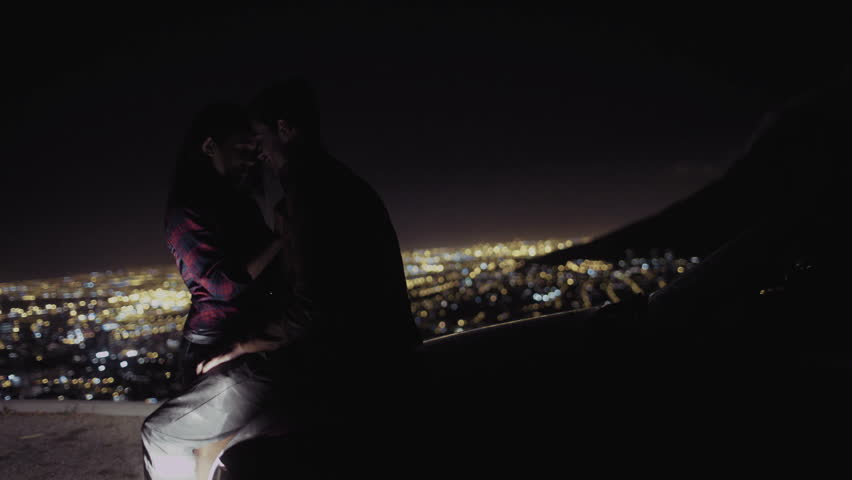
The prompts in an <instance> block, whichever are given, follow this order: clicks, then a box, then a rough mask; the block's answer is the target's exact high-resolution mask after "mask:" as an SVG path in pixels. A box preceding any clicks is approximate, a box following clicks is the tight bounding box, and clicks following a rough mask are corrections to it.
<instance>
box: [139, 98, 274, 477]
mask: <svg viewBox="0 0 852 480" xmlns="http://www.w3.org/2000/svg"><path fill="white" fill-rule="evenodd" d="M250 140H251V138H250V132H249V124H248V121H247V118H246V116H245V114H244V111H243V110H242V109H241V108H240V107H238V106H234V105H227V104H222V105H212V106H209V107H207V108H205V109H204V110H202V111H201V112H200V113H199V114H198V115H197V116H196V118H195V120H194V122H193V124H192V127H191V128H190V130H189V132H188V134H187V136H186V139H185V142H184V148H183V151H182V153H181V156H180V157H179V159H178V164H177V168H176V171H175V177H174V182H173V186H172V189H171V192H170V194H169V199H168V204H167V208H166V216H165V230H166V236H167V239H166V240H167V245H168V247H169V249H170V251H171V252H172V254H173V255H174V257H175V261H176V264H177V266H178V269H179V271H180V274H181V276H182V277H183V279H184V281H185V283H186V285H187V288H188V289H189V291H190V294H191V295H192V305H191V307H190V311H189V313H188V316H187V319H186V323H185V325H184V329H183V334H184V335H183V343H182V345H181V351H180V355H179V361H180V365H179V369H180V372H179V376H180V378H181V381H182V383H183V386H184V388H185V391H184V393H182V394H181V395H179V396H177V397H175V398H172V399H171V400H169V401H168V402H166V403H165V404H163V405H162V406H161V407H160V408H158V409H157V410H156V411H155V412H154V413H152V414H151V415H150V416H149V417H148V418H147V419H146V420H145V422H144V424H143V426H142V440H143V449H144V450H143V454H144V462H145V477H146V478H149V479H165V478H175V479H176V478H186V479H191V478H196V475H197V476H198V478H206V472H207V471H208V470H209V466H210V464H211V463H212V459H213V457H215V452H216V447H217V446H219V448H221V445H222V444H223V442H225V441H227V439H229V438H230V437H231V436H232V435H233V434H234V433H235V432H236V431H237V430H238V429H239V428H241V427H242V426H243V425H245V424H246V423H247V422H248V421H249V420H250V419H251V418H252V417H254V416H255V415H256V414H257V412H258V411H260V410H261V409H262V408H264V406H265V405H267V404H268V403H269V402H270V401H271V400H270V398H271V392H272V390H273V383H274V382H273V380H272V376H273V375H272V373H274V370H275V369H274V368H271V367H270V366H269V364H268V357H265V356H263V355H261V354H260V353H258V352H265V351H272V350H275V349H277V348H278V347H280V346H281V345H282V343H283V338H281V337H280V336H279V337H268V336H267V337H264V331H265V330H266V327H267V325H268V324H269V319H271V318H274V317H275V316H276V315H280V311H279V309H280V305H279V304H278V303H276V301H275V299H276V298H278V293H279V291H278V290H279V287H280V285H281V276H280V274H279V273H278V269H277V265H278V264H277V263H275V262H273V259H274V258H275V257H276V256H277V255H278V252H279V251H280V249H281V246H282V241H281V238H280V236H278V235H276V234H275V233H274V232H272V231H271V230H270V229H269V228H268V227H267V226H266V225H265V224H264V219H263V217H262V216H261V214H260V213H261V212H260V210H259V209H258V206H257V205H256V204H255V203H254V201H253V200H252V199H251V198H250V197H249V195H248V194H247V193H248V191H247V190H248V186H249V181H248V180H249V177H248V172H249V171H248V170H247V167H246V166H247V165H248V164H250V163H251V162H252V161H254V155H255V154H254V150H253V148H252V144H251V143H250ZM270 265H271V266H272V267H271V268H270ZM225 360H232V361H228V362H226V361H225ZM194 453H196V454H199V455H194Z"/></svg>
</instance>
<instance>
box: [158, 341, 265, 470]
mask: <svg viewBox="0 0 852 480" xmlns="http://www.w3.org/2000/svg"><path fill="white" fill-rule="evenodd" d="M259 361H260V359H259V358H258V357H257V355H256V354H248V355H244V356H243V357H240V358H237V359H235V360H233V361H231V362H227V363H224V364H222V365H220V366H218V367H216V368H214V369H213V370H211V371H210V372H208V373H206V374H204V375H202V376H201V377H200V378H199V379H198V380H197V381H196V382H195V383H193V384H192V385H191V386H190V387H189V389H187V390H186V391H185V392H184V393H183V394H181V395H179V396H177V397H174V398H172V399H170V400H169V401H167V402H166V403H164V404H163V405H162V406H160V408H158V409H157V410H156V411H154V413H152V414H151V415H149V416H148V418H146V419H145V422H144V423H143V424H142V446H143V457H144V465H145V478H146V479H152V480H157V479H186V480H194V479H195V478H196V477H195V475H196V457H195V456H194V454H193V449H198V448H201V447H204V446H207V445H209V444H212V443H215V442H218V441H221V440H223V439H227V438H228V437H230V436H231V435H233V434H234V433H235V432H236V431H238V430H239V429H240V428H241V427H242V426H244V425H245V424H246V423H248V422H249V420H251V419H252V417H254V416H255V415H256V414H257V413H258V412H259V411H261V410H262V409H263V408H264V407H265V406H266V405H268V404H269V402H270V400H271V399H270V396H271V395H270V394H271V393H272V391H273V382H272V381H271V379H270V378H268V377H266V376H264V375H259V374H258V369H257V362H259Z"/></svg>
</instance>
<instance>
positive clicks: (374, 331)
mask: <svg viewBox="0 0 852 480" xmlns="http://www.w3.org/2000/svg"><path fill="white" fill-rule="evenodd" d="M249 112H250V114H251V117H252V125H253V129H254V132H255V134H256V142H257V144H258V145H259V148H258V150H259V158H260V159H261V160H262V161H263V162H264V163H265V164H266V165H268V166H269V167H270V168H271V169H272V170H273V171H274V172H276V174H277V176H278V178H279V180H280V183H281V187H282V190H283V198H282V200H281V201H280V202H278V204H277V205H276V212H277V213H278V216H277V219H278V222H279V226H278V230H279V231H281V232H282V235H283V237H284V238H283V240H284V245H283V247H282V252H281V256H280V259H281V260H282V262H283V265H282V270H284V272H285V276H286V279H287V281H286V282H285V283H286V284H287V285H290V286H291V292H290V297H289V298H291V299H292V300H293V304H295V305H298V308H297V309H296V310H297V312H307V313H308V315H306V316H307V317H309V320H308V321H307V322H304V323H303V324H302V325H301V327H303V328H294V327H295V326H293V325H291V326H290V328H288V331H289V332H292V331H296V332H298V334H297V335H292V336H298V338H299V340H300V341H301V342H302V343H303V344H304V345H306V347H305V348H306V350H308V351H309V352H311V354H309V356H310V358H311V359H312V360H311V361H310V364H311V369H310V373H308V375H309V376H310V377H311V379H312V381H311V382H310V387H309V390H310V391H312V392H315V393H314V398H316V402H317V403H322V406H321V408H320V411H321V412H322V416H323V417H324V418H323V419H320V420H326V421H327V422H330V423H332V424H333V425H336V426H337V427H336V428H334V430H335V431H336V432H337V433H336V434H335V435H334V437H335V439H330V440H333V441H332V446H331V447H329V448H327V449H326V450H325V451H328V452H332V451H335V448H336V447H334V446H333V445H335V444H336V445H338V446H340V447H341V448H343V449H344V450H346V451H347V452H352V451H353V450H358V449H361V448H363V449H365V450H364V452H365V453H367V455H363V456H361V455H357V454H355V455H353V458H361V459H368V458H373V460H374V461H373V462H371V465H370V466H369V467H365V468H367V470H365V471H371V472H373V473H375V472H376V470H375V463H376V462H377V461H378V460H377V459H376V458H375V457H374V455H373V454H374V452H375V451H385V452H386V453H388V450H387V448H392V449H393V448H398V447H403V445H402V444H403V443H404V442H401V441H400V439H401V438H404V437H405V436H406V435H408V434H410V433H411V432H412V431H415V430H416V426H415V425H414V424H413V423H412V421H413V418H414V417H413V413H414V412H413V411H412V410H413V406H412V403H411V396H410V395H411V393H412V390H411V389H412V388H416V386H417V383H418V380H419V376H418V375H417V373H416V372H417V371H418V370H417V368H416V363H415V362H414V361H413V360H414V356H413V352H414V350H415V348H416V347H417V346H419V345H420V344H421V343H422V340H421V337H420V334H419V332H418V329H417V326H416V324H415V323H414V321H413V318H412V314H411V306H410V302H409V298H408V289H407V285H406V281H405V273H404V266H403V263H402V257H401V253H400V248H399V242H398V240H397V236H396V232H395V230H394V227H393V224H392V223H391V220H390V216H389V214H388V212H387V210H386V208H385V205H384V203H383V202H382V199H381V198H380V196H379V195H378V193H376V191H375V190H374V189H373V188H372V187H371V186H370V185H369V184H368V183H367V182H365V181H364V180H363V179H361V178H360V177H358V176H357V175H355V174H354V173H353V172H352V171H351V170H350V169H349V168H347V167H346V166H344V165H343V164H342V163H340V162H339V161H338V160H336V159H335V158H334V157H332V156H331V155H330V154H329V153H328V152H327V151H326V149H325V148H324V146H323V144H322V141H321V135H320V124H319V113H318V108H317V103H316V99H315V96H314V93H313V91H312V89H311V88H310V87H309V86H308V85H307V84H306V83H305V82H304V81H302V80H299V79H290V80H288V81H285V82H283V83H280V84H277V85H274V86H272V87H270V88H268V89H266V90H265V91H263V92H261V93H260V94H259V95H258V96H257V97H256V98H255V99H254V100H253V101H252V102H251V103H250V107H249ZM292 317H293V316H291V318H292ZM370 436H372V438H369V437H370ZM371 440H378V442H374V441H371ZM336 453H341V451H340V450H336ZM353 469H354V470H357V466H353Z"/></svg>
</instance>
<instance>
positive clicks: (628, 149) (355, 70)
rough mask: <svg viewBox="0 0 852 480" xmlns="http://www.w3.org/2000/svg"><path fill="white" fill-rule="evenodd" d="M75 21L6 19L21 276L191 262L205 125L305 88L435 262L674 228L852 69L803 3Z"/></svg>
mask: <svg viewBox="0 0 852 480" xmlns="http://www.w3.org/2000/svg"><path fill="white" fill-rule="evenodd" d="M17 8H19V7H17ZM53 8H54V7H51V9H52V10H49V11H48V10H47V9H44V10H34V9H32V8H29V9H27V10H18V11H15V10H12V11H9V12H7V13H6V14H4V18H3V20H2V23H3V25H2V30H3V33H2V34H0V35H2V38H0V40H2V45H3V47H2V48H3V59H4V73H3V76H4V80H5V81H6V83H7V86H6V87H4V90H3V95H2V98H3V115H2V118H3V125H2V127H3V128H2V131H3V135H4V141H3V142H2V146H3V150H4V155H3V157H4V160H3V175H2V188H0V212H2V218H3V221H2V228H3V230H2V232H0V233H2V235H0V238H2V240H0V242H1V243H0V281H9V280H21V279H26V278H39V277H48V276H56V275H63V274H67V273H76V272H85V271H95V270H104V269H107V268H115V267H121V266H137V265H146V264H156V263H170V262H171V261H172V258H171V257H170V255H169V254H168V251H167V250H166V248H165V244H164V240H163V231H162V218H161V217H162V210H163V204H164V201H165V195H166V189H167V186H168V185H167V184H168V179H169V175H170V171H171V168H172V166H173V163H174V160H175V152H176V150H177V146H178V142H179V140H180V138H181V136H182V134H183V131H184V129H185V128H186V127H187V123H188V121H189V119H190V117H191V115H192V114H193V112H194V111H196V110H197V109H198V108H200V107H201V106H202V105H203V104H205V103H206V102H210V101H217V100H233V101H240V102H244V101H246V100H248V99H249V98H250V97H251V95H252V94H254V93H256V92H257V91H258V90H259V89H261V88H262V87H263V86H265V85H268V84H269V83H271V82H273V81H275V80H279V79H282V78H285V77H286V76H288V75H292V74H298V75H301V76H304V77H306V78H308V79H309V80H311V81H312V82H313V83H314V85H315V87H316V88H317V91H318V93H319V96H320V103H321V108H322V114H323V128H324V137H325V139H326V143H327V145H328V147H329V150H330V151H331V152H332V154H334V155H335V156H337V157H338V158H339V159H340V160H341V161H343V162H344V163H346V164H348V165H349V166H350V167H352V168H353V169H354V170H355V171H356V172H357V173H359V174H360V175H362V176H363V177H364V178H366V179H367V180H368V181H369V182H370V183H371V184H373V186H374V187H375V188H376V189H377V190H378V191H379V193H380V194H381V195H382V196H383V198H384V200H385V203H386V205H387V207H388V210H389V211H390V213H391V216H392V219H393V221H394V224H395V226H396V229H397V232H398V235H399V238H400V242H401V245H402V247H403V248H420V247H431V246H453V245H461V244H466V243H470V242H474V241H480V240H509V239H512V238H529V239H534V238H543V237H553V236H569V237H573V236H581V235H590V234H591V235H594V234H600V233H603V232H605V231H607V230H611V229H613V228H617V227H618V226H621V225H623V224H625V223H626V222H629V221H632V220H635V219H638V218H640V217H642V216H644V215H647V214H650V213H654V212H655V211H657V210H659V209H661V208H662V207H664V206H666V205H667V204H669V203H671V202H672V201H674V200H677V199H679V198H682V197H683V196H685V195H687V194H689V193H690V192H692V191H695V190H696V189H698V188H700V187H701V186H703V185H705V184H706V183H707V182H709V181H710V180H712V179H713V178H716V177H717V176H718V175H720V174H721V173H722V172H723V171H724V169H725V167H726V166H727V165H729V164H730V162H731V159H732V158H733V154H734V153H735V152H736V150H737V149H738V148H740V147H741V146H742V144H743V142H744V141H745V140H746V139H747V137H748V135H749V133H750V131H751V130H752V129H753V128H754V127H755V125H756V122H757V121H758V120H759V118H760V116H761V112H763V111H765V110H766V109H767V108H770V107H772V106H774V105H776V104H777V103H778V102H780V101H782V100H784V99H785V98H786V97H787V96H789V95H790V94H792V93H795V92H797V91H800V90H801V89H802V88H804V87H806V86H809V85H811V84H814V83H815V82H816V81H818V80H819V79H820V78H824V77H825V75H826V74H829V73H832V72H834V71H837V70H839V65H841V64H842V63H843V62H845V61H848V58H847V57H845V56H844V55H846V54H845V53H844V52H845V51H846V49H847V48H846V45H848V44H847V43H845V42H844V41H843V40H844V38H843V35H844V34H843V33H842V32H843V31H844V30H846V25H848V24H847V23H846V21H847V19H845V18H844V19H841V18H839V17H838V16H836V15H829V14H825V15H824V16H821V15H817V14H813V15H805V14H802V13H801V12H794V13H791V14H787V15H785V14H773V15H768V14H767V13H766V12H762V13H760V14H754V15H745V14H744V13H743V12H741V11H738V12H737V13H736V15H734V14H731V13H726V12H713V13H709V12H668V14H667V15H660V14H657V13H655V12H647V11H642V12H617V14H611V15H597V16H581V15H577V14H574V13H572V12H567V11H551V10H545V9H541V10H529V9H520V8H512V7H505V8H495V9H489V10H440V9H413V8H408V9H357V10H356V9H348V10H344V9H340V8H337V9H333V8H328V9H324V10H319V9H310V10H309V9H306V8H302V7H290V8H282V9H279V10H276V11H266V10H264V11H261V10H238V9H235V8H234V9H225V10H216V11H202V10H194V11H190V10H186V11H174V10H170V11H169V12H168V13H165V12H156V11H138V10H137V11H133V10H118V9H116V10H114V11H108V10H103V9H94V8H93V9H90V10H74V9H70V8H68V9H66V10H55V9H53Z"/></svg>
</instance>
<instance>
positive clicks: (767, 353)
mask: <svg viewBox="0 0 852 480" xmlns="http://www.w3.org/2000/svg"><path fill="white" fill-rule="evenodd" d="M850 86H852V85H850V82H849V77H848V76H847V77H846V78H844V79H842V80H841V81H838V82H836V83H834V84H832V85H830V86H828V87H827V88H825V89H823V90H821V91H819V92H816V93H813V94H811V95H809V96H806V97H804V98H802V99H799V100H797V101H795V102H792V103H791V104H790V105H789V106H788V107H787V108H786V109H784V110H782V111H781V112H779V113H777V114H775V115H772V116H770V117H769V118H768V120H767V122H766V123H765V124H764V125H763V126H762V127H761V129H760V130H759V131H758V133H757V134H756V135H755V137H754V139H753V141H752V142H751V143H750V145H749V147H748V149H747V150H746V152H745V154H744V155H743V156H742V158H741V159H740V160H739V161H738V162H737V163H736V164H735V165H734V167H733V168H732V169H731V170H730V172H728V173H727V174H726V175H725V176H724V177H723V178H722V179H720V180H719V181H718V182H716V183H714V184H713V185H711V186H710V187H708V188H707V189H705V190H703V191H701V192H699V193H697V194H696V195H693V196H692V197H690V198H688V199H687V200H685V201H683V202H680V203H678V204H676V205H674V206H673V207H671V208H669V209H667V210H665V211H664V212H662V213H661V214H660V215H658V216H655V217H653V218H651V219H647V220H644V221H641V222H638V223H636V224H634V225H631V226H629V227H627V228H625V229H623V230H620V231H617V232H614V233H612V234H610V235H607V236H605V237H603V238H602V239H600V240H598V241H596V242H593V243H591V244H588V245H584V246H581V247H577V248H573V249H569V250H566V251H560V252H557V253H554V254H551V255H549V256H546V257H541V258H539V259H538V261H539V262H542V263H548V262H549V263H552V264H555V263H561V262H565V261H567V260H569V259H577V258H593V259H617V258H621V257H622V256H623V255H624V252H625V251H626V250H628V249H633V250H634V252H635V253H636V254H637V255H640V254H645V253H647V252H649V251H650V249H652V248H659V249H667V248H671V249H675V250H676V251H679V252H689V253H691V254H692V253H694V254H700V255H702V262H701V264H700V265H699V266H698V267H697V268H694V269H692V270H690V271H688V272H687V273H686V274H684V275H682V276H681V277H680V278H679V279H678V280H677V281H675V282H673V283H671V284H670V285H668V286H667V287H666V288H664V289H662V290H660V291H658V292H655V293H654V294H653V295H652V296H651V297H650V298H645V297H643V296H638V297H633V298H630V299H628V300H626V301H623V302H620V303H618V304H611V305H606V306H604V307H601V308H590V309H586V310H579V311H574V312H567V313H561V314H555V315H550V316H544V317H539V318H535V319H529V320H521V321H516V322H508V323H506V324H501V325H495V326H491V327H485V328H481V329H478V330H473V331H470V332H464V333H460V334H455V335H450V336H447V337H442V338H438V339H433V340H431V341H428V342H426V343H425V344H424V345H423V346H421V347H420V349H419V350H418V351H417V352H416V353H415V354H414V355H413V356H412V358H410V361H409V362H404V361H400V362H395V364H394V365H386V364H383V362H382V360H381V358H378V359H373V363H369V362H367V363H362V364H361V365H360V367H359V368H356V369H355V370H349V371H348V372H347V373H341V378H344V379H345V380H344V381H342V382H341V383H340V385H344V386H342V387H339V389H338V390H336V393H334V392H330V391H326V392H323V393H319V394H318V395H319V396H320V397H324V398H340V399H341V402H342V403H344V404H345V405H346V406H345V408H344V407H338V408H339V409H338V410H337V411H338V412H343V413H340V414H339V415H338V416H337V417H335V418H336V420H335V421H331V422H327V423H326V424H325V425H323V426H322V427H321V428H314V429H308V430H305V431H302V432H287V433H285V432H278V435H277V436H273V437H269V438H261V439H256V440H252V443H249V442H244V443H239V442H237V443H236V444H235V445H234V446H232V447H231V448H229V449H228V450H227V451H226V453H225V454H224V455H223V457H222V458H223V461H224V463H225V464H226V465H227V466H228V473H225V472H219V475H220V476H221V478H257V477H259V476H261V475H263V476H264V478H277V477H282V478H283V477H284V476H293V475H295V476H300V477H301V478H329V477H332V478H339V477H343V476H346V477H349V476H353V475H361V474H365V475H368V476H370V477H373V478H376V477H379V478H390V477H393V478H412V477H416V478H463V477H470V478H479V477H482V476H484V475H492V474H498V475H499V476H509V475H518V476H521V477H522V478H539V477H544V476H548V477H551V476H555V475H558V476H564V475H570V474H572V473H573V474H582V473H584V472H587V471H589V469H593V470H592V471H594V473H597V474H599V475H600V474H607V473H621V474H624V473H630V474H641V473H646V472H649V473H652V474H655V475H659V474H677V475H679V476H682V475H684V474H686V475H695V474H706V473H719V474H722V473H727V474H730V473H733V472H738V473H745V472H749V473H752V472H753V473H762V474H766V473H769V472H772V473H775V472H779V473H780V472H784V473H793V472H796V473H805V472H807V473H809V474H813V473H814V471H815V470H819V469H820V468H829V466H830V465H831V464H832V462H831V460H833V459H834V458H840V457H839V456H838V455H837V454H838V453H839V444H838V443H836V442H835V441H834V440H833V438H834V435H833V434H832V433H830V432H832V431H833V432H835V433H838V432H845V431H846V426H847V422H848V414H847V413H846V412H848V411H849V410H850V409H849V407H848V405H850V403H849V400H850V399H852V396H850V388H849V385H852V377H850V372H852V340H851V339H852V329H850V328H849V325H848V324H849V320H848V319H849V316H850V315H849V313H848V311H847V310H848V308H847V305H848V302H847V301H846V292H847V291H848V285H849V280H848V279H847V278H846V277H847V275H846V273H845V271H844V270H845V268H846V267H845V263H844V260H845V257H846V256H847V255H848V252H849V247H848V245H847V244H846V242H845V236H844V235H843V232H844V230H845V229H844V228H843V224H844V223H845V222H844V220H845V219H846V218H847V215H846V214H845V208H846V204H847V203H848V202H846V201H845V195H846V189H847V188H848V187H847V185H849V180H850V178H849V174H848V173H849V166H848V163H849V159H852V155H850V153H852V152H850V146H849V142H848V137H849V134H850V132H852V120H850V115H849V112H850V111H852V108H850V107H852V105H851V104H850V91H852V90H850ZM705 257H706V258H705ZM359 361H363V359H362V360H359ZM358 372H362V373H361V374H359V373H358ZM364 372H367V373H364ZM315 391H317V392H320V391H321V389H317V390H315ZM335 395H338V396H339V397H335ZM329 418H332V417H329ZM269 422H270V424H274V423H275V422H274V420H272V419H270V420H269ZM259 423H262V422H259ZM256 428H261V429H262V428H265V427H263V426H262V425H256ZM261 472H263V473H261ZM278 473H280V475H279V474H278ZM554 474H555V475H554ZM228 475H229V476H228Z"/></svg>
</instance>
